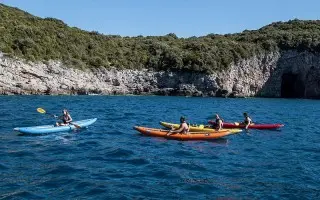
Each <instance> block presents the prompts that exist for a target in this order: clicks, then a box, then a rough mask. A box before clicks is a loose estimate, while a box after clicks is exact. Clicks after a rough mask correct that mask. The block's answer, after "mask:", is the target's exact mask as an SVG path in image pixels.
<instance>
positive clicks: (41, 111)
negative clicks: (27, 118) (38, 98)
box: [37, 108, 46, 114]
mask: <svg viewBox="0 0 320 200" xmlns="http://www.w3.org/2000/svg"><path fill="white" fill-rule="evenodd" d="M37 111H38V112H39V113H42V114H45V113H46V111H45V110H44V109H43V108H37Z"/></svg>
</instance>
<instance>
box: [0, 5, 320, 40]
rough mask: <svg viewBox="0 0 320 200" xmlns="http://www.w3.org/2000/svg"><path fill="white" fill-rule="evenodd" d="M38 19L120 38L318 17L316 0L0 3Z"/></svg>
mask: <svg viewBox="0 0 320 200" xmlns="http://www.w3.org/2000/svg"><path fill="white" fill-rule="evenodd" d="M0 2H1V3H4V4H6V5H8V6H13V7H17V8H20V9H22V10H24V11H27V12H29V13H31V14H33V15H36V16H39V17H53V18H57V19H60V20H62V21H64V22H65V23H66V24H68V25H69V26H75V27H78V28H81V29H84V30H87V31H98V32H99V33H103V34H107V35H109V34H111V35H121V36H138V35H143V36H149V35H150V36H154V35H166V34H168V33H175V34H176V35H177V36H178V37H192V36H204V35H207V34H210V33H216V34H226V33H237V32H242V31H243V30H246V29H247V30H253V29H259V28H261V27H262V26H265V25H267V24H270V23H272V22H276V21H288V20H290V19H295V18H298V19H310V20H315V19H320V11H319V8H320V0H0Z"/></svg>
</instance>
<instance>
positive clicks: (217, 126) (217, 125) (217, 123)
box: [214, 114, 223, 131]
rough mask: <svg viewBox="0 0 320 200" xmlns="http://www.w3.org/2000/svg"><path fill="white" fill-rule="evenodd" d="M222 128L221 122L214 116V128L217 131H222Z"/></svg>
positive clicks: (218, 117)
mask: <svg viewBox="0 0 320 200" xmlns="http://www.w3.org/2000/svg"><path fill="white" fill-rule="evenodd" d="M222 126H223V120H222V119H221V118H220V116H219V115H218V114H216V124H215V127H214V128H215V129H216V130H217V131H220V130H221V129H222Z"/></svg>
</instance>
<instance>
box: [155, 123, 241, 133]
mask: <svg viewBox="0 0 320 200" xmlns="http://www.w3.org/2000/svg"><path fill="white" fill-rule="evenodd" d="M160 124H161V126H164V127H166V128H171V127H173V128H179V126H180V125H179V124H172V123H167V122H160ZM189 128H190V129H189V131H190V132H212V131H216V130H215V129H213V128H208V127H205V126H204V125H196V126H194V125H190V127H189ZM221 130H222V131H230V132H231V133H239V132H241V131H242V130H241V129H221Z"/></svg>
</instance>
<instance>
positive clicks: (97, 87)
mask: <svg viewBox="0 0 320 200" xmlns="http://www.w3.org/2000/svg"><path fill="white" fill-rule="evenodd" d="M290 81H291V82H292V84H290ZM287 82H288V83H287ZM286 85H288V86H286ZM285 90H286V91H287V93H288V94H289V93H290V91H291V90H292V91H291V93H295V92H297V93H299V95H298V96H297V97H303V98H319V97H320V55H319V54H313V53H310V52H297V51H285V52H273V53H268V54H264V55H259V56H255V57H252V58H250V59H246V60H241V61H239V62H238V63H233V64H231V65H230V67H229V68H228V69H227V70H225V71H222V72H216V73H213V74H210V75H208V74H204V73H190V72H168V71H160V72H157V71H152V70H147V69H145V70H140V71H139V70H116V69H105V68H99V69H95V70H94V71H90V70H87V71H82V70H78V69H74V68H69V67H67V66H64V65H63V64H62V63H61V62H59V61H49V62H46V63H42V62H37V63H35V62H27V61H24V60H22V59H17V58H10V57H7V56H5V55H3V54H2V53H0V94H79V95H82V94H84V95H87V94H106V95H113V94H116V95H118V94H138V95H140V94H157V95H183V96H219V97H246V96H263V97H280V96H281V95H282V96H285V95H286V94H285ZM291 93H290V94H291Z"/></svg>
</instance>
